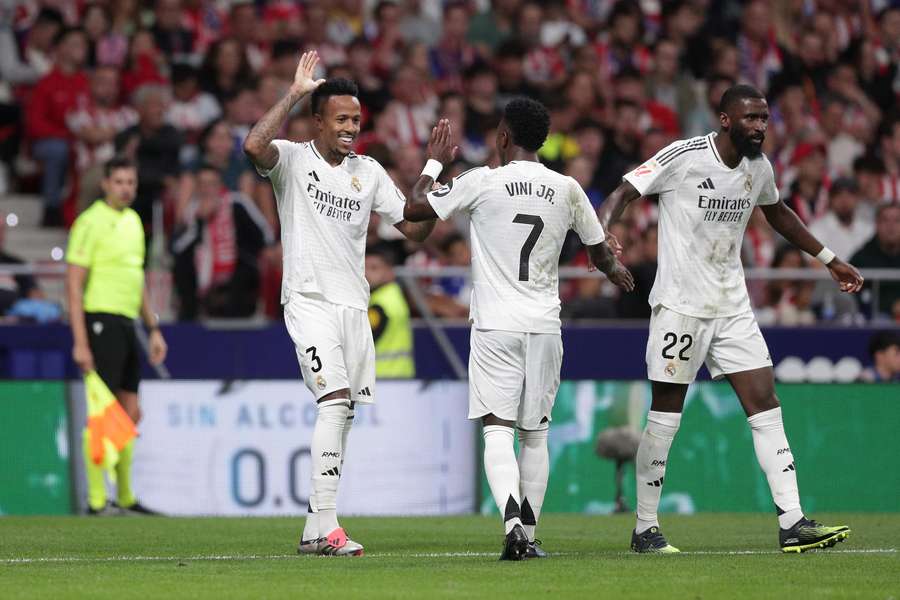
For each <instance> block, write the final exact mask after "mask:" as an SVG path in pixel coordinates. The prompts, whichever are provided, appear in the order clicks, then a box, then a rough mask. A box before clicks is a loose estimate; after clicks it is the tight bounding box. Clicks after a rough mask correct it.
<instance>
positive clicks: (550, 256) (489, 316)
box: [461, 161, 604, 333]
mask: <svg viewBox="0 0 900 600" xmlns="http://www.w3.org/2000/svg"><path fill="white" fill-rule="evenodd" d="M472 175H473V182H472V184H474V185H475V186H477V187H476V189H475V190H474V193H475V194H476V198H475V199H474V201H473V203H472V206H471V209H470V213H471V231H472V236H471V238H472V285H473V291H472V306H471V315H472V320H473V321H474V324H475V326H476V327H478V328H481V329H502V330H507V331H524V332H531V333H557V332H558V331H559V328H560V320H559V308H560V301H559V255H560V252H561V251H562V247H563V243H564V241H565V239H566V234H567V233H568V231H569V230H570V229H575V230H576V232H577V233H578V234H579V236H580V237H581V240H582V241H583V242H584V243H585V244H597V243H600V242H602V241H603V239H604V235H603V230H602V228H601V227H600V223H599V221H598V220H597V216H596V214H595V213H594V210H593V208H592V207H591V205H590V202H589V201H588V199H587V196H586V195H585V194H584V191H583V190H582V189H581V187H580V186H579V185H578V183H577V182H575V180H574V179H572V178H571V177H566V176H564V175H561V174H559V173H556V172H555V171H551V170H550V169H548V168H546V167H545V166H543V165H542V164H540V163H537V162H532V161H513V162H511V163H509V164H507V165H505V166H503V167H500V168H498V169H487V168H480V169H475V170H474V172H473V173H472ZM463 177H465V175H463V176H462V177H461V178H463Z"/></svg>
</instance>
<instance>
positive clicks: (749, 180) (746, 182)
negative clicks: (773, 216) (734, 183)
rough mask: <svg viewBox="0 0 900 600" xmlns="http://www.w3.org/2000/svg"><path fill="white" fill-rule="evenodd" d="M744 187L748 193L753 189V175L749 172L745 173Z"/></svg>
mask: <svg viewBox="0 0 900 600" xmlns="http://www.w3.org/2000/svg"><path fill="white" fill-rule="evenodd" d="M744 189H745V190H747V193H748V194H749V193H750V191H751V190H752V189H753V176H752V175H750V173H747V178H746V179H744Z"/></svg>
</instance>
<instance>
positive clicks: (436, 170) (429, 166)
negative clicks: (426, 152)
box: [422, 158, 444, 181]
mask: <svg viewBox="0 0 900 600" xmlns="http://www.w3.org/2000/svg"><path fill="white" fill-rule="evenodd" d="M443 170H444V165H443V164H442V163H441V161H439V160H435V159H433V158H429V159H428V162H426V163H425V168H424V169H422V175H427V176H428V177H431V178H432V179H434V180H435V181H437V178H438V177H439V176H440V174H441V171H443Z"/></svg>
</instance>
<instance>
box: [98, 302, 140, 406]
mask: <svg viewBox="0 0 900 600" xmlns="http://www.w3.org/2000/svg"><path fill="white" fill-rule="evenodd" d="M84 318H85V324H86V325H87V331H88V344H89V345H90V347H91V353H92V354H93V355H94V367H95V368H96V369H97V374H98V375H100V379H102V380H103V383H105V384H106V386H107V387H108V388H109V389H110V391H112V393H114V394H115V393H116V392H117V391H118V390H125V391H126V392H134V393H137V391H138V383H140V381H141V361H140V358H139V356H138V352H139V349H138V341H137V335H136V334H135V331H134V321H133V320H132V319H129V318H128V317H123V316H122V315H112V314H109V313H85V315H84Z"/></svg>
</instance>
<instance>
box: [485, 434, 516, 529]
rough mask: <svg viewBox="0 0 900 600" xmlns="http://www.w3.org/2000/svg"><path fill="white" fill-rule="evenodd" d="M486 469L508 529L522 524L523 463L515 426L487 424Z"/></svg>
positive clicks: (492, 491) (492, 490)
mask: <svg viewBox="0 0 900 600" xmlns="http://www.w3.org/2000/svg"><path fill="white" fill-rule="evenodd" d="M484 473H485V475H486V476H487V480H488V483H489V484H490V486H491V494H493V495H494V502H496V503H497V508H499V509H500V514H501V515H503V523H504V526H505V529H506V533H509V532H510V531H512V528H513V527H515V526H516V525H521V524H522V519H521V508H520V504H519V465H518V464H517V463H516V451H515V448H513V429H512V427H504V426H502V425H487V426H485V428H484Z"/></svg>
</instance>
